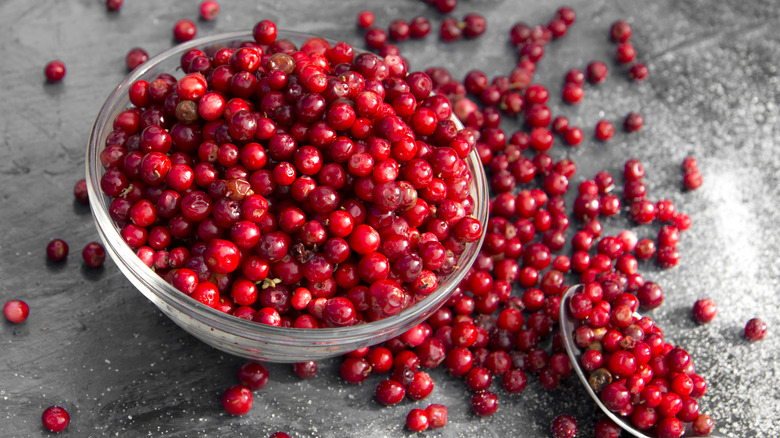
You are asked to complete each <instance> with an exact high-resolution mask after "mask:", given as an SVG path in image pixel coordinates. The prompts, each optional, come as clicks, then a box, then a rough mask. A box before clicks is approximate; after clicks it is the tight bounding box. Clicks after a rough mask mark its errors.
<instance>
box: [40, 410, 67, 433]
mask: <svg viewBox="0 0 780 438" xmlns="http://www.w3.org/2000/svg"><path fill="white" fill-rule="evenodd" d="M41 421H42V422H43V427H45V428H46V429H47V430H49V431H51V432H54V433H58V432H62V431H63V430H65V429H66V428H67V427H68V425H69V424H70V415H69V414H68V411H66V410H65V408H62V407H59V406H49V407H48V408H46V409H45V410H44V411H43V414H42V415H41Z"/></svg>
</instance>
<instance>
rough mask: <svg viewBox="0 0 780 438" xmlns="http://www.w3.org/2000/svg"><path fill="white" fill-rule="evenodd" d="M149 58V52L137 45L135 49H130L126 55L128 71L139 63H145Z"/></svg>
mask: <svg viewBox="0 0 780 438" xmlns="http://www.w3.org/2000/svg"><path fill="white" fill-rule="evenodd" d="M148 60H149V54H148V53H146V50H144V49H142V48H140V47H135V48H133V49H130V51H129V52H127V56H126V57H125V64H126V65H127V71H131V70H133V69H135V68H136V67H138V66H139V65H141V64H143V63H144V62H146V61H148Z"/></svg>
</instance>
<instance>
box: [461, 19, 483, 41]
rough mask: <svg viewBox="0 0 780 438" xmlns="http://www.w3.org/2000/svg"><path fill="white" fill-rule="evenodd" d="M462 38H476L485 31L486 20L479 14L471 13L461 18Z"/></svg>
mask: <svg viewBox="0 0 780 438" xmlns="http://www.w3.org/2000/svg"><path fill="white" fill-rule="evenodd" d="M463 26H464V27H463V36H464V37H466V38H477V37H479V36H481V35H482V34H483V33H485V30H487V20H485V17H483V16H482V15H479V14H475V13H471V14H466V16H465V17H463Z"/></svg>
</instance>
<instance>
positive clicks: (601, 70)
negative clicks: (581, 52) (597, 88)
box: [585, 61, 608, 84]
mask: <svg viewBox="0 0 780 438" xmlns="http://www.w3.org/2000/svg"><path fill="white" fill-rule="evenodd" d="M607 71H608V70H607V65H606V64H604V63H603V62H601V61H591V62H590V63H589V64H588V66H587V68H586V69H585V72H586V76H587V79H588V82H590V83H591V84H600V83H602V82H604V81H605V80H606V79H607Z"/></svg>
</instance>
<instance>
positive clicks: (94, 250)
mask: <svg viewBox="0 0 780 438" xmlns="http://www.w3.org/2000/svg"><path fill="white" fill-rule="evenodd" d="M81 256H82V257H83V258H84V263H85V264H86V265H87V266H89V267H90V268H99V267H101V266H103V262H105V260H106V250H105V249H103V245H101V244H99V243H98V242H90V243H88V244H86V246H84V249H83V250H82V251H81Z"/></svg>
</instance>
